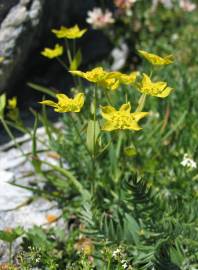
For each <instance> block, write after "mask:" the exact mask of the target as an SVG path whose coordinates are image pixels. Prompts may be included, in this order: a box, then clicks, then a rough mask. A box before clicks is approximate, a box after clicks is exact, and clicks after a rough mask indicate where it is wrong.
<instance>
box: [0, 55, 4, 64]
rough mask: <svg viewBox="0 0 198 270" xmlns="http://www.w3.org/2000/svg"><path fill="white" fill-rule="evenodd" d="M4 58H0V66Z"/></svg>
mask: <svg viewBox="0 0 198 270" xmlns="http://www.w3.org/2000/svg"><path fill="white" fill-rule="evenodd" d="M3 60H4V57H2V56H0V64H1V63H3Z"/></svg>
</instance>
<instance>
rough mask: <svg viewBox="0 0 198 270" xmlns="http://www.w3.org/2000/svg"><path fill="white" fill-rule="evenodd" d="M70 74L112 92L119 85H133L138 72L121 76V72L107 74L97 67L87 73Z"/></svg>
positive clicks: (75, 72)
mask: <svg viewBox="0 0 198 270" xmlns="http://www.w3.org/2000/svg"><path fill="white" fill-rule="evenodd" d="M70 72H71V73H72V74H73V75H76V76H79V77H81V78H84V79H86V80H88V81H89V82H93V83H96V84H98V85H100V86H102V87H104V88H106V89H108V90H112V91H114V90H116V89H117V88H118V87H119V85H120V84H132V83H134V82H135V80H136V77H137V75H138V72H132V73H130V74H129V75H126V74H122V73H121V72H108V71H105V70H104V69H103V68H102V67H97V68H94V69H92V70H91V71H87V72H82V71H79V70H76V71H70Z"/></svg>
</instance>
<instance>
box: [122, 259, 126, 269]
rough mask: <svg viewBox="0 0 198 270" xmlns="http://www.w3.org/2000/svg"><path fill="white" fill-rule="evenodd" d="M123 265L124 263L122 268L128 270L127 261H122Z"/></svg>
mask: <svg viewBox="0 0 198 270" xmlns="http://www.w3.org/2000/svg"><path fill="white" fill-rule="evenodd" d="M121 263H122V267H123V268H124V269H127V268H128V264H127V261H125V260H122V261H121Z"/></svg>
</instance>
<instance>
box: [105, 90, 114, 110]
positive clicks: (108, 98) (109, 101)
mask: <svg viewBox="0 0 198 270" xmlns="http://www.w3.org/2000/svg"><path fill="white" fill-rule="evenodd" d="M104 91H105V96H106V98H107V102H108V103H109V104H110V105H111V106H112V107H113V103H112V102H111V99H110V97H109V93H108V90H106V89H105V90H104Z"/></svg>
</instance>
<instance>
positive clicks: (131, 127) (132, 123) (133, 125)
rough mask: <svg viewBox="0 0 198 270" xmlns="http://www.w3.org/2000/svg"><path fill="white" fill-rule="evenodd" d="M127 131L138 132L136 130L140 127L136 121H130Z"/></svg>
mask: <svg viewBox="0 0 198 270" xmlns="http://www.w3.org/2000/svg"><path fill="white" fill-rule="evenodd" d="M128 129H131V130H135V131H138V130H141V129H142V127H140V126H139V125H138V123H137V122H136V121H131V123H130V126H129V127H128Z"/></svg>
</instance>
